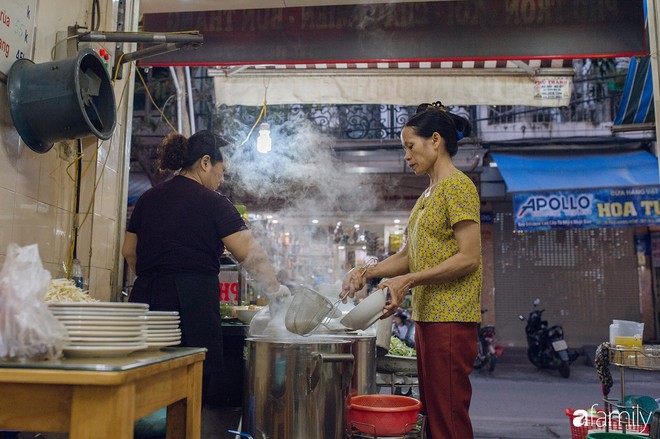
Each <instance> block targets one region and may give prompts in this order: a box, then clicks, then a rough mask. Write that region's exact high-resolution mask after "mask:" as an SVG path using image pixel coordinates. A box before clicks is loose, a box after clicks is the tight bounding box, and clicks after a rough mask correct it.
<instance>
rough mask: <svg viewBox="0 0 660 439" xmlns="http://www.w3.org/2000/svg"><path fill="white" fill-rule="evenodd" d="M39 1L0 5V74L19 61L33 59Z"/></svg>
mask: <svg viewBox="0 0 660 439" xmlns="http://www.w3.org/2000/svg"><path fill="white" fill-rule="evenodd" d="M36 14H37V0H3V2H2V5H0V73H4V74H5V75H6V74H7V73H8V72H9V68H10V67H11V65H12V64H14V62H15V61H16V60H18V59H22V58H27V59H32V52H33V50H34V26H35V18H36Z"/></svg>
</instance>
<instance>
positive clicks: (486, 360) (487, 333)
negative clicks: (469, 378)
mask: <svg viewBox="0 0 660 439" xmlns="http://www.w3.org/2000/svg"><path fill="white" fill-rule="evenodd" d="M486 311H488V310H485V309H484V310H481V314H483V313H485V312H486ZM477 337H478V338H477V348H478V349H477V358H475V359H474V369H475V370H479V369H485V370H487V371H488V372H492V371H494V370H495V364H496V363H497V357H498V356H499V353H498V349H497V348H496V346H495V342H496V341H497V338H496V336H495V327H494V326H492V325H486V326H481V325H479V332H478V336H477Z"/></svg>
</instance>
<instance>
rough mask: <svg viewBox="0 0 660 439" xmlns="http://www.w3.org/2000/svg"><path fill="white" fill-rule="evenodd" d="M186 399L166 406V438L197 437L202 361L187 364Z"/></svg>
mask: <svg viewBox="0 0 660 439" xmlns="http://www.w3.org/2000/svg"><path fill="white" fill-rule="evenodd" d="M187 367H188V370H187V374H186V375H187V389H186V399H184V400H180V401H177V402H175V403H173V404H170V405H169V406H167V435H166V437H167V439H184V438H185V439H199V437H200V434H201V423H202V421H201V419H202V403H201V401H202V362H201V361H199V362H197V363H194V364H191V365H188V366H187Z"/></svg>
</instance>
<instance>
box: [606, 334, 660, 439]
mask: <svg viewBox="0 0 660 439" xmlns="http://www.w3.org/2000/svg"><path fill="white" fill-rule="evenodd" d="M609 352H610V364H612V365H615V366H618V367H619V376H620V379H621V401H622V402H624V401H625V395H626V391H625V388H626V387H625V386H626V377H625V371H626V369H643V370H652V371H660V346H657V345H645V346H643V347H642V348H641V349H640V348H630V347H623V346H616V347H610V349H609ZM603 401H604V402H605V410H606V412H607V413H608V414H610V413H612V410H613V409H614V408H617V409H618V410H619V414H620V415H619V423H620V426H621V431H622V433H624V434H625V433H626V430H627V429H628V428H629V426H630V428H633V427H639V425H638V424H637V423H636V422H635V416H633V419H630V413H631V412H633V413H634V410H641V411H643V412H644V413H643V415H644V416H646V415H649V413H648V412H647V411H646V410H644V409H643V408H641V407H639V406H628V405H624V404H619V403H618V401H617V400H615V399H612V398H604V399H603ZM621 413H626V414H627V416H621ZM637 414H638V415H639V413H637ZM608 425H609V424H608Z"/></svg>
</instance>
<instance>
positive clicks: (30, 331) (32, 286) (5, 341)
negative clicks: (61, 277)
mask: <svg viewBox="0 0 660 439" xmlns="http://www.w3.org/2000/svg"><path fill="white" fill-rule="evenodd" d="M50 278H51V276H50V273H49V272H48V271H47V270H45V269H44V267H43V265H42V263H41V259H40V258H39V247H38V246H37V244H32V245H28V246H25V247H19V246H18V245H16V244H13V243H12V244H9V246H8V247H7V258H6V259H5V264H4V266H3V267H2V270H1V271H0V359H1V360H18V361H25V360H40V359H54V358H58V357H60V356H61V355H62V347H63V345H64V341H65V339H66V337H67V334H66V329H65V328H64V326H63V325H62V324H61V323H60V322H59V321H58V320H57V319H56V318H55V316H53V314H52V313H51V312H50V310H49V309H48V306H47V305H46V303H45V302H44V301H43V299H44V296H45V295H46V293H47V292H48V281H49V280H50Z"/></svg>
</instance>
